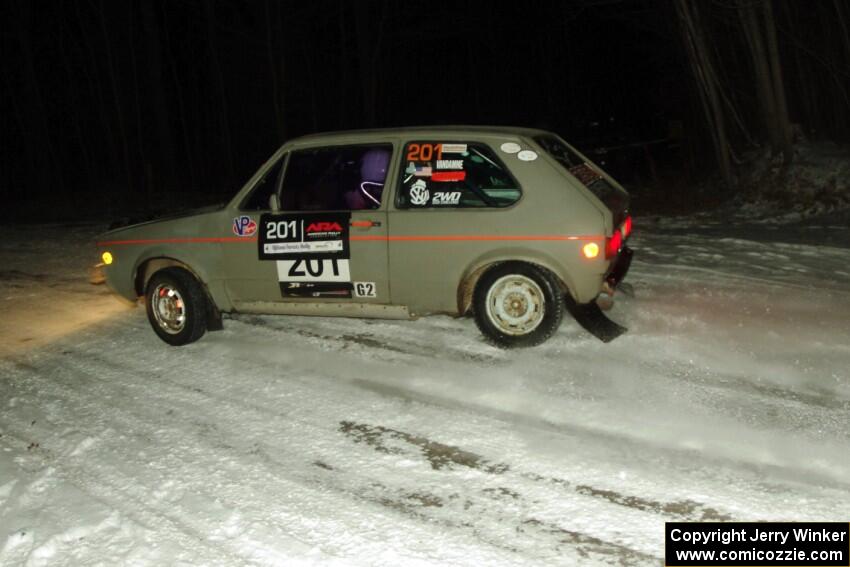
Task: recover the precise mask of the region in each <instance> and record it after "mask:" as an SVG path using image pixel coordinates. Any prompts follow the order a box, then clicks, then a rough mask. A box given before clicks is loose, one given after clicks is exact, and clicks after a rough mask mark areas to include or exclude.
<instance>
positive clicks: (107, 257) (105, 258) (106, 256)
mask: <svg viewBox="0 0 850 567" xmlns="http://www.w3.org/2000/svg"><path fill="white" fill-rule="evenodd" d="M101 258H102V259H103V263H104V264H106V265H107V266H108V265H109V264H111V263H112V259H113V258H112V254H111V253H110V252H104V253H103V255H102V256H101Z"/></svg>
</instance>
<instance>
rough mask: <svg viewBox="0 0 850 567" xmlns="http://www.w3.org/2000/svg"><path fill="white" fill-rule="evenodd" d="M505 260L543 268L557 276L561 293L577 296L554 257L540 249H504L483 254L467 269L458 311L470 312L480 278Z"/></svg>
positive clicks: (459, 289) (458, 291)
mask: <svg viewBox="0 0 850 567" xmlns="http://www.w3.org/2000/svg"><path fill="white" fill-rule="evenodd" d="M503 262H525V263H526V264H532V265H534V266H537V267H539V268H543V269H545V270H547V271H548V272H550V273H551V274H552V275H553V276H554V277H555V281H557V283H558V285H559V287H560V288H561V293H563V294H569V295H570V296H571V297H575V292H574V290H575V286H574V284H573V281H572V278H571V277H570V275H569V274H568V273H566V272H565V271H564V270H563V269H561V268H559V267H558V264H557V263H556V262H555V261H554V259H553V258H550V257H548V256H547V255H546V254H542V253H540V252H538V251H531V250H528V249H516V250H503V251H496V252H493V253H488V254H486V255H484V256H482V257H481V258H479V259H477V260H476V261H475V262H473V264H472V265H471V266H470V267H469V269H468V270H467V271H466V273H465V274H464V276H463V278H461V282H460V285H459V286H458V290H457V305H458V313H460V314H461V315H465V314H467V313H468V312H469V309H470V307H471V306H472V296H473V294H474V293H475V286H476V285H477V284H478V280H479V279H480V278H481V276H482V275H484V273H485V272H486V271H487V270H489V269H490V268H492V267H494V266H496V265H497V264H501V263H503Z"/></svg>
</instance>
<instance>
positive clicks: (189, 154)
mask: <svg viewBox="0 0 850 567" xmlns="http://www.w3.org/2000/svg"><path fill="white" fill-rule="evenodd" d="M167 17H168V11H167V10H166V12H165V14H164V15H163V18H167ZM162 30H163V37H164V38H165V48H166V50H167V52H168V58H167V60H168V61H169V65H168V67H169V69H170V70H171V78H172V80H173V81H174V92H175V94H176V95H177V113H178V117H179V118H180V130H181V133H182V138H183V147H184V149H185V151H186V162H187V163H186V165H187V166H188V169H189V184H190V188H191V190H192V191H194V190H196V189H197V188H198V178H197V175H196V173H195V159H194V157H193V156H194V152H193V151H192V143H191V141H190V140H189V127H188V125H187V123H186V109H185V104H184V102H183V87H182V85H181V84H180V77H179V76H178V74H177V69H176V68H175V66H174V65H175V64H174V58H173V56H172V54H171V35H170V34H169V33H168V22H167V21H166V22H165V25H163V26H162ZM175 171H176V170H175Z"/></svg>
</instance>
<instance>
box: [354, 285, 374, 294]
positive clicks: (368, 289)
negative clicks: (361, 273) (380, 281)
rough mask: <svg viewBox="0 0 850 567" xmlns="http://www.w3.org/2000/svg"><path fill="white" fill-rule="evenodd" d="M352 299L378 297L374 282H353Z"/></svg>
mask: <svg viewBox="0 0 850 567" xmlns="http://www.w3.org/2000/svg"><path fill="white" fill-rule="evenodd" d="M354 297H378V287H377V286H376V285H375V282H354Z"/></svg>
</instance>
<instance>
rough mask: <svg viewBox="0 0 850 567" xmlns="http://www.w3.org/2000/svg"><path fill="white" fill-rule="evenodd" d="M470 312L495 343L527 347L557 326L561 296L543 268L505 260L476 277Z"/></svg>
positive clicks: (560, 313) (558, 323)
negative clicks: (478, 277) (471, 310)
mask: <svg viewBox="0 0 850 567" xmlns="http://www.w3.org/2000/svg"><path fill="white" fill-rule="evenodd" d="M473 312H474V315H475V323H476V324H477V325H478V328H479V329H480V330H481V332H482V333H484V336H485V337H487V339H489V340H490V341H491V342H492V343H494V344H495V345H497V346H500V347H503V348H516V347H530V346H535V345H539V344H540V343H542V342H544V341H545V340H546V339H548V338H549V337H551V336H552V335H553V334H554V333H555V331H557V330H558V327H559V326H560V325H561V320H562V319H563V317H564V300H563V298H562V297H561V293H560V289H559V288H558V284H557V283H556V282H555V281H554V277H553V276H551V275H550V274H549V273H548V272H547V271H546V270H544V269H543V268H538V267H537V266H533V265H531V264H526V263H523V262H505V263H503V264H499V265H497V266H495V267H494V268H492V269H490V270H488V271H487V272H485V273H484V275H482V276H481V279H480V280H478V284H477V285H476V286H475V295H474V296H473Z"/></svg>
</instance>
